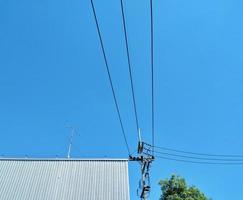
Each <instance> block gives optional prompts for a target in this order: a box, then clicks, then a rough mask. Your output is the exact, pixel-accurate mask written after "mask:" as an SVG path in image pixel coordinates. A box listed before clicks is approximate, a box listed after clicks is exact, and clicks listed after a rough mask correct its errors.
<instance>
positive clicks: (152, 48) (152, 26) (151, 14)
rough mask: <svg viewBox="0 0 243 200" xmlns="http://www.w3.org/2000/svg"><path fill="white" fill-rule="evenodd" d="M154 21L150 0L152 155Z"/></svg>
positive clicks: (151, 1)
mask: <svg viewBox="0 0 243 200" xmlns="http://www.w3.org/2000/svg"><path fill="white" fill-rule="evenodd" d="M153 24H154V22H153V0H150V28H151V29H150V30H151V75H152V77H151V79H152V83H151V85H152V146H153V148H152V153H153V155H154V25H153Z"/></svg>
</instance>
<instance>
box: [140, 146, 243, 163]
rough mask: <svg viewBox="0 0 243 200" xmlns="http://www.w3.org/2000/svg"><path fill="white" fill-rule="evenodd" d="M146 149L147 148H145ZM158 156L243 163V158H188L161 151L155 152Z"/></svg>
mask: <svg viewBox="0 0 243 200" xmlns="http://www.w3.org/2000/svg"><path fill="white" fill-rule="evenodd" d="M145 149H146V148H145ZM154 152H155V153H156V154H158V155H166V156H172V157H177V158H186V159H192V160H206V161H227V162H239V161H241V162H243V158H242V159H240V158H219V157H216V158H215V157H214V158H213V157H210V158H209V157H200V156H188V155H181V154H175V153H168V152H160V151H154Z"/></svg>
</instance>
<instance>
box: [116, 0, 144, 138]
mask: <svg viewBox="0 0 243 200" xmlns="http://www.w3.org/2000/svg"><path fill="white" fill-rule="evenodd" d="M120 2H121V11H122V23H123V30H124V37H125V42H126V53H127V62H128V68H129V77H130V85H131V91H132V99H133V108H134V114H135V119H136V127H137V133H138V138H139V123H138V115H137V106H136V101H135V92H134V86H133V85H134V84H133V77H132V69H131V61H130V53H129V46H128V39H127V28H126V19H125V14H124V6H123V0H121V1H120Z"/></svg>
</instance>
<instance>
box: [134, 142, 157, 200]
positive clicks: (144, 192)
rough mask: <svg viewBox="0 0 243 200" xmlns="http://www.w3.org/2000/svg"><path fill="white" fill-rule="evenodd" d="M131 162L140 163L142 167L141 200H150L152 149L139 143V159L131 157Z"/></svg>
mask: <svg viewBox="0 0 243 200" xmlns="http://www.w3.org/2000/svg"><path fill="white" fill-rule="evenodd" d="M130 160H131V161H138V162H139V164H140V166H141V180H140V182H139V189H140V194H139V196H140V199H141V200H146V199H148V196H149V193H150V188H151V187H150V173H149V171H150V167H151V164H152V162H153V161H154V156H153V155H152V147H151V145H148V144H146V143H144V142H141V141H139V142H138V157H132V156H130Z"/></svg>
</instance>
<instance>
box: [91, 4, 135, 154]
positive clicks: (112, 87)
mask: <svg viewBox="0 0 243 200" xmlns="http://www.w3.org/2000/svg"><path fill="white" fill-rule="evenodd" d="M90 1H91V5H92V10H93V14H94V18H95V24H96V28H97V31H98V35H99V40H100V45H101V49H102V53H103V57H104V61H105V66H106V71H107V74H108V78H109V82H110V86H111V90H112V95H113V99H114V103H115V107H116V111H117V115H118V118H119V122H120V125H121V129H122V134H123V138H124V141H125V144H126V148H127V151H128V154H129V155H131V153H130V149H129V146H128V142H127V137H126V134H125V130H124V126H123V123H122V118H121V114H120V110H119V106H118V102H117V98H116V94H115V90H114V86H113V82H112V78H111V74H110V69H109V65H108V61H107V57H106V53H105V48H104V44H103V40H102V36H101V32H100V27H99V23H98V19H97V15H96V11H95V7H94V3H93V0H90Z"/></svg>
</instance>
